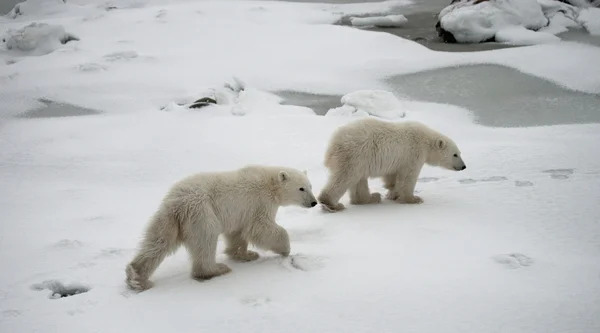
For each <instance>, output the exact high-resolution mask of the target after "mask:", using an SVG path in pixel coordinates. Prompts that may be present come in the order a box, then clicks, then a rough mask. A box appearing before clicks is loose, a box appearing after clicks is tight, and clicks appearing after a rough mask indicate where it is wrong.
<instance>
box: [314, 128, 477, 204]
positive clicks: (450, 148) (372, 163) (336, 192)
mask: <svg viewBox="0 0 600 333" xmlns="http://www.w3.org/2000/svg"><path fill="white" fill-rule="evenodd" d="M424 164H428V165H432V166H440V167H443V168H446V169H450V170H455V171H460V170H464V169H466V166H465V162H463V160H462V158H461V152H460V150H459V149H458V147H457V146H456V144H455V143H454V141H452V140H451V139H450V138H448V137H447V136H445V135H443V134H441V133H439V132H437V131H435V130H433V129H431V128H429V127H427V126H425V125H424V124H422V123H419V122H414V121H406V122H389V121H384V120H379V119H375V118H365V119H361V120H357V121H354V122H351V123H349V124H346V125H344V126H341V127H339V128H338V129H337V130H336V131H335V132H334V134H333V135H332V137H331V140H330V142H329V147H328V148H327V152H326V153H325V166H326V167H327V168H328V169H329V172H330V177H329V180H328V181H327V184H326V185H325V187H324V188H323V190H322V191H321V193H320V194H319V198H318V199H319V202H320V203H321V205H322V207H323V208H324V209H325V210H328V211H330V212H336V211H340V210H343V209H344V208H345V207H344V205H343V204H342V203H340V202H339V200H340V198H341V197H342V196H343V195H344V193H346V191H348V190H349V191H350V203H352V204H356V205H360V204H371V203H379V202H381V194H379V193H370V192H369V184H368V179H369V178H371V177H382V178H383V182H384V186H385V188H386V189H387V190H388V193H387V198H388V199H390V200H395V201H397V202H399V203H421V202H423V200H422V199H421V198H419V197H418V196H415V195H414V189H415V185H416V183H417V178H418V176H419V173H420V172H421V168H422V167H423V165H424Z"/></svg>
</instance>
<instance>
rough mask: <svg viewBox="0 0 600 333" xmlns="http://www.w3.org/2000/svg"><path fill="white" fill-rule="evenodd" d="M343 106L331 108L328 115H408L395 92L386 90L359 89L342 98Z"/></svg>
mask: <svg viewBox="0 0 600 333" xmlns="http://www.w3.org/2000/svg"><path fill="white" fill-rule="evenodd" d="M341 102H342V104H343V105H342V106H341V107H338V108H333V109H330V110H329V111H328V112H327V114H325V115H326V116H358V117H363V116H369V115H372V116H375V117H380V118H385V119H396V118H403V117H404V116H406V113H405V112H404V105H403V104H402V102H400V101H399V100H398V99H397V98H396V96H394V94H393V93H391V92H389V91H385V90H358V91H355V92H352V93H349V94H346V95H344V96H343V97H342V99H341Z"/></svg>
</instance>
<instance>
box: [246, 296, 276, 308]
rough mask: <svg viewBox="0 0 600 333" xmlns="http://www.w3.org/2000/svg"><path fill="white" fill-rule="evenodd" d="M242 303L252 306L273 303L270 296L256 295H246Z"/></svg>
mask: <svg viewBox="0 0 600 333" xmlns="http://www.w3.org/2000/svg"><path fill="white" fill-rule="evenodd" d="M241 302H242V304H245V305H248V306H251V307H257V306H263V305H266V304H269V303H271V299H270V298H269V297H261V296H259V297H256V296H248V297H244V298H242V299H241Z"/></svg>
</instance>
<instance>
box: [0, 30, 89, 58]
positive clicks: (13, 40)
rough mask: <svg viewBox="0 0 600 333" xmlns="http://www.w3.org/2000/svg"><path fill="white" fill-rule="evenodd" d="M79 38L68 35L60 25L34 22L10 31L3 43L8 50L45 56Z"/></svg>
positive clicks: (7, 32)
mask: <svg viewBox="0 0 600 333" xmlns="http://www.w3.org/2000/svg"><path fill="white" fill-rule="evenodd" d="M72 40H79V38H78V37H76V36H74V35H72V34H70V33H67V32H66V31H65V28H63V27H62V26H60V25H51V24H47V23H36V22H33V23H31V24H29V25H27V26H25V27H23V28H21V29H17V30H14V29H8V30H7V31H6V34H5V36H4V37H3V38H2V41H3V42H4V43H5V46H6V49H7V50H12V51H20V52H24V53H27V54H29V55H38V56H39V55H44V54H48V53H51V52H53V51H54V50H56V49H58V48H60V47H61V45H63V44H66V43H68V42H69V41H72Z"/></svg>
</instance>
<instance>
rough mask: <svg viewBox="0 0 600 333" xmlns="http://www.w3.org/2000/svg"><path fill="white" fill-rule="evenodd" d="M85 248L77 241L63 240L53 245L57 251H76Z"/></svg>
mask: <svg viewBox="0 0 600 333" xmlns="http://www.w3.org/2000/svg"><path fill="white" fill-rule="evenodd" d="M82 246H83V243H82V242H80V241H78V240H76V239H61V240H59V241H58V242H56V243H54V244H52V247H53V248H55V249H76V248H80V247H82Z"/></svg>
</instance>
